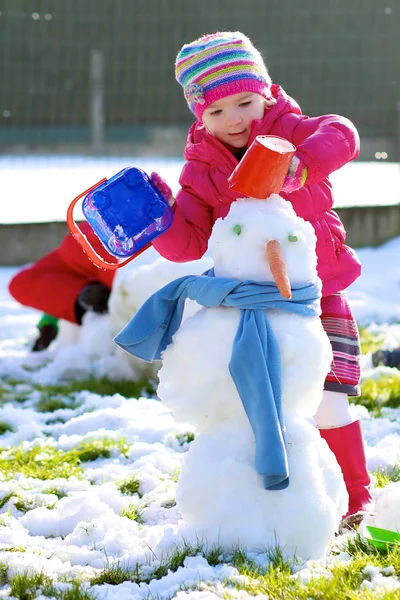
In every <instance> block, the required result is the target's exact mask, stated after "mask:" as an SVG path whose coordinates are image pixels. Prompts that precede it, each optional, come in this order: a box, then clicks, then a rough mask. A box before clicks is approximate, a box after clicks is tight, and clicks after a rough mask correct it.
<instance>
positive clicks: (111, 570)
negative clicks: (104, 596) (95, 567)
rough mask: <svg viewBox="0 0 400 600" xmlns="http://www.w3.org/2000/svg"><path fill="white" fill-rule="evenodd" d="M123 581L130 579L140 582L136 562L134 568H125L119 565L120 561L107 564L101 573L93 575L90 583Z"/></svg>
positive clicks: (110, 583)
mask: <svg viewBox="0 0 400 600" xmlns="http://www.w3.org/2000/svg"><path fill="white" fill-rule="evenodd" d="M124 581H132V582H135V583H140V581H141V579H140V573H139V565H138V564H137V565H136V567H135V569H127V568H124V567H122V566H121V565H120V563H118V562H117V563H114V564H112V565H110V564H107V565H106V567H105V568H104V569H103V571H102V572H101V573H99V574H98V575H96V576H95V577H93V579H91V580H90V585H92V586H93V585H104V584H105V583H108V584H109V585H119V584H121V583H124Z"/></svg>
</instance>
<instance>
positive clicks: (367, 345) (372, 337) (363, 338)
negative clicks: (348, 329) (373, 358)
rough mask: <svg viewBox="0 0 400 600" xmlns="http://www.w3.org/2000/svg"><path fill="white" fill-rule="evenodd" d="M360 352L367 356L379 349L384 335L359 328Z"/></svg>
mask: <svg viewBox="0 0 400 600" xmlns="http://www.w3.org/2000/svg"><path fill="white" fill-rule="evenodd" d="M359 334H360V343H361V352H362V353H363V354H368V353H369V352H375V351H376V350H378V348H380V347H381V346H382V344H383V342H384V340H385V334H384V333H371V332H370V331H369V330H368V329H367V328H366V327H359Z"/></svg>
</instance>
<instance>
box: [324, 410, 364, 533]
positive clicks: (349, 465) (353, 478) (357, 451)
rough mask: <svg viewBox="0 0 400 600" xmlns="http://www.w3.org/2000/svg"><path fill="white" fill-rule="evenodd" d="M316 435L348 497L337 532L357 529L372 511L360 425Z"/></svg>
mask: <svg viewBox="0 0 400 600" xmlns="http://www.w3.org/2000/svg"><path fill="white" fill-rule="evenodd" d="M319 433H320V435H321V437H322V438H323V439H324V440H325V441H326V443H327V444H328V446H329V448H330V449H331V450H332V452H333V454H334V455H335V457H336V460H337V461H338V463H339V466H340V468H341V469H342V473H343V478H344V482H345V484H346V488H347V493H348V494H349V507H348V511H347V513H346V514H345V515H343V517H342V522H341V526H340V529H346V528H347V529H349V528H352V527H354V526H355V525H359V524H360V523H361V521H362V520H363V518H364V517H365V515H366V514H367V513H370V512H371V510H372V508H373V498H372V496H371V494H370V492H369V486H370V483H371V481H370V478H369V475H368V471H367V464H366V460H365V453H364V444H363V438H362V432H361V425H360V421H354V422H353V423H350V424H349V425H345V426H344V427H335V428H333V429H320V430H319Z"/></svg>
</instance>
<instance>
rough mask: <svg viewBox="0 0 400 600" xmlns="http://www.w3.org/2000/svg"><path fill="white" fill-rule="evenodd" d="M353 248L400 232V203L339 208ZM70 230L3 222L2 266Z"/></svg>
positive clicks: (37, 253) (46, 247) (34, 256)
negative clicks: (5, 223) (4, 223)
mask: <svg viewBox="0 0 400 600" xmlns="http://www.w3.org/2000/svg"><path fill="white" fill-rule="evenodd" d="M337 213H338V214H339V216H340V218H341V220H342V221H343V223H344V225H345V228H346V231H347V242H348V244H349V245H350V246H352V247H353V248H361V247H363V246H378V245H380V244H383V243H384V242H386V241H388V240H390V239H392V238H394V237H397V236H399V235H400V204H397V205H394V206H363V207H352V208H340V209H337ZM67 232H68V229H67V226H66V224H65V223H64V222H55V223H22V224H12V225H1V224H0V248H1V252H0V265H2V266H14V265H15V266H17V265H24V264H26V263H29V262H33V261H35V260H38V259H39V258H41V257H42V256H44V255H45V254H47V253H48V252H50V251H51V250H53V249H54V248H55V247H56V246H58V244H59V243H60V242H61V240H62V239H63V237H64V236H65V235H66V233H67Z"/></svg>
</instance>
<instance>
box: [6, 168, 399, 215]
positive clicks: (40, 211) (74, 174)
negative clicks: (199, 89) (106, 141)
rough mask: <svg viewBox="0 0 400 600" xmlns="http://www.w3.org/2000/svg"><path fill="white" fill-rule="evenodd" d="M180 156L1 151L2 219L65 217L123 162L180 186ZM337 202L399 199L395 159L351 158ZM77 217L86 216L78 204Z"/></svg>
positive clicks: (335, 178) (335, 180) (338, 175)
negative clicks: (9, 153)
mask: <svg viewBox="0 0 400 600" xmlns="http://www.w3.org/2000/svg"><path fill="white" fill-rule="evenodd" d="M182 165H183V162H182V160H181V159H178V158H177V159H173V158H171V159H165V158H150V157H124V158H112V157H107V158H104V157H99V158H93V157H88V156H61V157H60V156H27V157H24V156H3V157H0V193H1V197H2V198H8V199H10V198H15V197H16V196H17V197H18V202H7V203H3V206H2V209H1V214H0V223H21V222H35V223H37V222H47V221H63V220H64V219H65V215H66V212H67V207H68V205H69V203H70V202H71V201H72V200H73V198H75V197H76V196H78V194H81V193H82V192H83V191H85V190H86V189H88V188H89V187H91V186H92V185H94V184H95V183H97V182H98V181H100V180H101V179H103V178H104V177H107V178H109V177H111V176H112V175H115V173H117V172H118V171H120V170H121V169H124V168H125V167H139V168H141V169H143V170H144V171H146V172H147V173H148V174H150V173H151V172H152V171H157V172H158V173H159V174H160V175H161V176H162V177H164V178H165V179H166V181H167V182H168V183H169V184H170V186H171V188H172V190H173V191H176V190H177V189H178V178H179V174H180V172H181V169H182ZM331 180H332V184H333V185H334V190H335V206H337V207H341V206H367V205H369V206H371V205H372V206H374V205H386V204H398V203H399V202H400V169H399V165H398V164H397V163H385V162H379V161H376V162H357V161H356V162H352V163H349V164H347V165H345V166H344V167H342V168H341V169H339V171H336V172H335V173H332V175H331ZM74 215H75V218H76V219H79V218H82V213H81V211H80V208H79V203H78V206H77V207H76V210H75V212H74Z"/></svg>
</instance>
